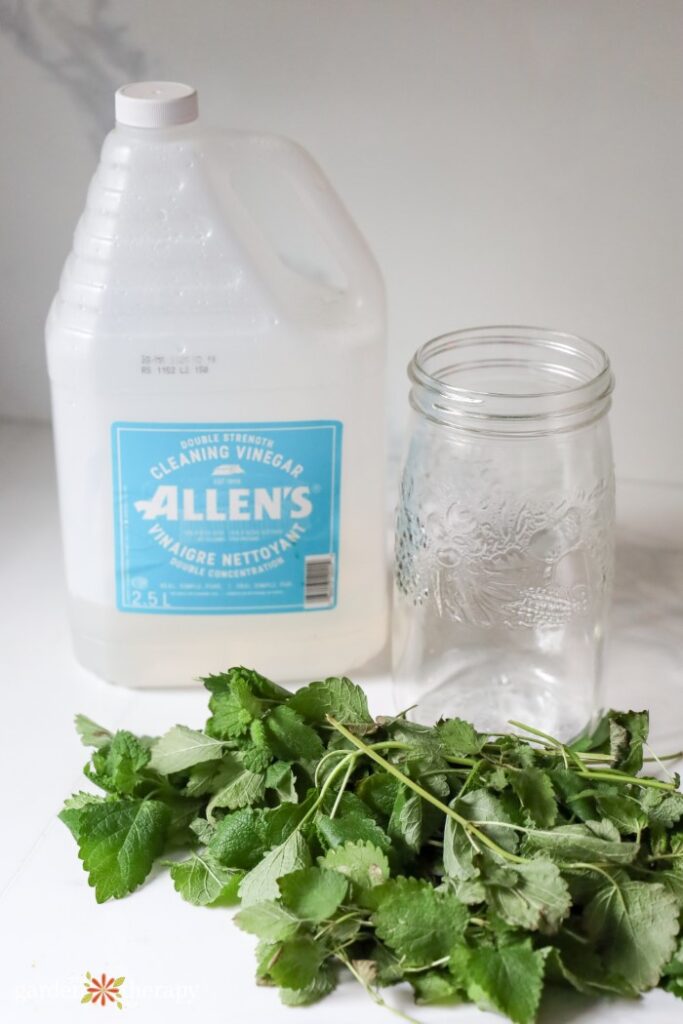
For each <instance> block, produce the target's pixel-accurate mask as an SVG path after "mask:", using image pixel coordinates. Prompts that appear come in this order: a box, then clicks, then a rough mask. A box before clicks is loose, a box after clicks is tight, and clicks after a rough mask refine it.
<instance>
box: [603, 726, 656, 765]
mask: <svg viewBox="0 0 683 1024" xmlns="http://www.w3.org/2000/svg"><path fill="white" fill-rule="evenodd" d="M607 717H608V719H609V743H610V754H611V757H612V767H613V768H618V769H619V770H620V771H622V772H630V773H631V774H633V775H635V774H636V773H637V772H639V771H640V769H641V768H642V767H643V744H644V743H645V742H646V741H647V737H648V733H649V731H650V716H649V714H648V712H647V711H610V712H609V713H608V716H607Z"/></svg>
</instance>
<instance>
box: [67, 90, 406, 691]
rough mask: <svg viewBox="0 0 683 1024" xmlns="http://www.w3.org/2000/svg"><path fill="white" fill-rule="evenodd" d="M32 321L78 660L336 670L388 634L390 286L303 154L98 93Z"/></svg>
mask: <svg viewBox="0 0 683 1024" xmlns="http://www.w3.org/2000/svg"><path fill="white" fill-rule="evenodd" d="M116 120H117V123H116V127H115V128H114V130H113V131H112V132H111V133H110V134H109V135H108V136H107V138H106V139H105V142H104V146H103V149H102V154H101V158H100V163H99V166H98V168H97V171H96V173H95V175H94V178H93V180H92V183H91V185H90V189H89V192H88V198H87V203H86V207H85V211H84V212H83V214H82V216H81V219H80V221H79V223H78V226H77V228H76V232H75V236H74V242H73V249H72V252H71V254H70V256H69V257H68V259H67V261H66V265H65V267H64V271H63V273H62V278H61V282H60V286H59V291H58V293H57V296H56V298H55V300H54V302H53V304H52V308H51V310H50V313H49V316H48V321H47V351H48V365H49V371H50V377H51V386H52V405H53V422H54V431H55V447H56V458H57V471H58V481H59V495H60V510H61V521H62V536H63V546H64V555H65V563H66V581H67V589H68V595H69V610H70V622H71V627H72V633H73V639H74V645H75V650H76V654H77V657H78V658H79V660H80V661H81V663H82V664H83V665H84V666H86V667H87V668H89V669H91V670H92V671H94V672H96V673H97V674H98V675H100V676H102V677H103V678H105V679H108V680H111V681H113V682H116V683H121V684H124V685H128V686H169V685H184V684H188V683H190V682H191V681H192V680H193V679H194V678H196V677H197V676H199V675H205V674H208V673H210V672H218V671H220V670H221V669H223V668H225V667H226V666H227V665H231V664H240V663H241V664H245V665H248V666H253V667H255V668H257V669H258V670H259V671H261V672H263V673H264V674H265V675H268V676H270V677H272V678H275V679H278V680H280V681H303V680H308V679H313V678H316V677H320V676H325V675H336V674H339V673H341V672H344V671H348V670H350V669H352V668H353V667H354V666H357V665H360V664H362V663H363V662H364V661H365V660H367V659H368V658H370V657H371V656H372V655H373V654H375V653H376V652H377V651H378V650H379V649H381V648H382V646H383V644H384V640H385V634H386V616H387V607H386V605H387V593H386V574H385V541H384V526H385V496H384V404H385V403H384V364H385V341H384V333H385V328H384V293H383V285H382V281H381V277H380V274H379V272H378V269H377V266H376V264H375V262H374V260H373V258H372V256H371V254H370V253H369V251H368V249H367V247H366V244H365V242H364V241H363V239H362V237H361V235H360V234H359V233H358V231H357V229H356V228H355V227H354V225H353V223H352V221H351V220H350V218H349V216H348V214H347V213H346V211H345V210H344V208H343V206H342V204H341V202H340V201H339V199H338V198H337V197H336V195H335V193H334V192H333V191H332V189H331V187H330V185H329V183H328V182H327V180H326V178H325V177H324V176H323V174H322V173H321V171H320V170H319V168H318V167H317V165H316V164H315V163H314V162H313V160H312V159H311V158H310V157H309V156H308V155H307V154H306V153H305V152H304V150H302V149H301V148H300V147H299V146H298V145H296V144H294V143H292V142H289V141H287V140H284V139H282V138H279V137H270V136H253V135H248V134H236V135H228V134H224V133H218V132H210V131H207V130H204V129H203V128H202V126H201V125H200V123H199V121H198V120H197V96H196V92H195V91H194V90H193V89H192V88H190V87H189V86H183V85H180V84H179V83H169V82H146V83H138V84H135V85H131V86H125V87H123V88H122V89H120V90H119V91H118V92H117V95H116Z"/></svg>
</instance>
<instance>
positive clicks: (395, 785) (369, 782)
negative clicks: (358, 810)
mask: <svg viewBox="0 0 683 1024" xmlns="http://www.w3.org/2000/svg"><path fill="white" fill-rule="evenodd" d="M400 785H401V783H400V782H399V781H398V779H395V778H394V776H393V775H389V773H388V772H383V771H377V772H375V773H374V774H373V775H368V776H367V777H366V778H364V779H361V781H360V783H359V784H358V786H357V788H356V793H357V794H358V796H359V797H360V798H361V799H362V800H363V801H364V803H366V804H367V806H368V807H370V808H371V809H372V810H373V811H375V812H376V813H378V814H380V815H383V816H384V817H386V818H389V817H390V816H391V812H392V810H393V808H394V804H395V802H396V794H397V793H398V789H399V786H400Z"/></svg>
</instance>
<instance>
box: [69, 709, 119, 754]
mask: <svg viewBox="0 0 683 1024" xmlns="http://www.w3.org/2000/svg"><path fill="white" fill-rule="evenodd" d="M74 722H75V724H76V732H77V733H78V735H79V736H80V737H81V743H82V744H83V746H84V747H97V748H98V749H99V748H100V747H103V746H104V745H105V743H108V742H109V740H110V739H111V737H112V734H111V733H110V732H109V730H108V729H105V728H104V726H102V725H98V724H97V722H93V720H92V718H88V717H87V715H76V716H75V718H74Z"/></svg>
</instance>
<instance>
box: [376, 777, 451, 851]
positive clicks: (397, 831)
mask: <svg viewBox="0 0 683 1024" xmlns="http://www.w3.org/2000/svg"><path fill="white" fill-rule="evenodd" d="M441 820H442V818H441V813H440V812H439V811H438V810H437V809H436V808H435V807H433V806H432V805H431V804H428V803H427V802H426V801H425V800H423V799H422V797H421V796H418V794H417V793H413V792H411V791H409V790H408V787H407V786H401V787H400V789H399V791H398V793H397V794H396V800H395V803H394V807H393V810H392V813H391V818H390V819H389V824H388V826H387V832H388V833H389V836H390V837H391V838H392V839H393V841H394V843H397V844H398V846H399V849H400V850H401V851H403V849H404V848H405V850H407V851H409V853H412V854H416V853H419V851H420V849H421V848H422V846H423V844H424V843H425V842H426V840H427V839H428V838H429V836H430V835H431V834H432V833H433V832H434V830H435V828H436V826H438V824H439V823H440V821H441Z"/></svg>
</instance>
